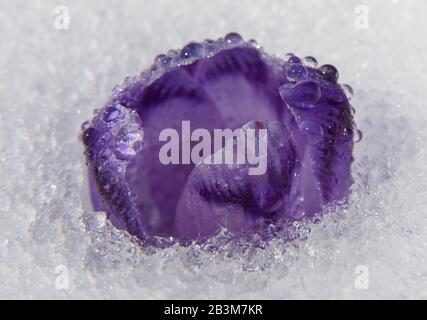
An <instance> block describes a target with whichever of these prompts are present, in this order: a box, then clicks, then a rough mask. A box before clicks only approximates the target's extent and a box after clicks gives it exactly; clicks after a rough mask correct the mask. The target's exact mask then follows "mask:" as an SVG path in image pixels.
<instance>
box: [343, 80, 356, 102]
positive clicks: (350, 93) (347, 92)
mask: <svg viewBox="0 0 427 320" xmlns="http://www.w3.org/2000/svg"><path fill="white" fill-rule="evenodd" d="M341 88H342V90H343V91H344V93H345V96H346V97H347V99H348V100H349V101H350V100H351V98H352V97H353V88H352V87H350V86H349V85H348V84H343V85H342V86H341Z"/></svg>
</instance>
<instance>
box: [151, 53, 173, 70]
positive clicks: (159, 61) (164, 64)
mask: <svg viewBox="0 0 427 320" xmlns="http://www.w3.org/2000/svg"><path fill="white" fill-rule="evenodd" d="M154 62H155V64H156V66H157V67H159V68H169V67H170V66H171V64H172V58H171V57H168V56H167V55H165V54H159V55H158V56H157V57H156V59H155V60H154Z"/></svg>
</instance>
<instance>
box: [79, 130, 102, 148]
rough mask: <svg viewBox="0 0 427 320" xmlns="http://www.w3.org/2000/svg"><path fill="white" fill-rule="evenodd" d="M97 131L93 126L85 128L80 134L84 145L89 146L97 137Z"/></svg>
mask: <svg viewBox="0 0 427 320" xmlns="http://www.w3.org/2000/svg"><path fill="white" fill-rule="evenodd" d="M98 135H99V132H98V130H96V129H95V128H87V129H86V130H85V131H84V132H83V135H82V141H83V143H84V144H85V145H86V146H91V145H92V144H93V143H94V142H95V141H96V139H97V138H98Z"/></svg>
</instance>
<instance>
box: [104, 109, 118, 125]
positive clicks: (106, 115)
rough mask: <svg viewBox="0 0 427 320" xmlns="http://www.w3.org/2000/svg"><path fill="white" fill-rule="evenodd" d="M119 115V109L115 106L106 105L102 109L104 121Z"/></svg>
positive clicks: (111, 119)
mask: <svg viewBox="0 0 427 320" xmlns="http://www.w3.org/2000/svg"><path fill="white" fill-rule="evenodd" d="M119 115H120V110H119V109H117V108H116V107H108V108H106V109H105V111H104V121H105V122H111V121H114V120H116V119H117V117H118V116H119Z"/></svg>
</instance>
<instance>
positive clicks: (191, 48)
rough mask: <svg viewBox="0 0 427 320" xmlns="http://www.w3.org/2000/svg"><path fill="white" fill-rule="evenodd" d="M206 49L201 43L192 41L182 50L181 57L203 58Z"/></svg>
mask: <svg viewBox="0 0 427 320" xmlns="http://www.w3.org/2000/svg"><path fill="white" fill-rule="evenodd" d="M204 53H205V50H204V48H203V46H202V45H201V44H200V43H196V42H191V43H189V44H187V45H186V46H185V47H184V48H182V50H181V54H180V57H181V59H191V58H201V57H203V56H204Z"/></svg>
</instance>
